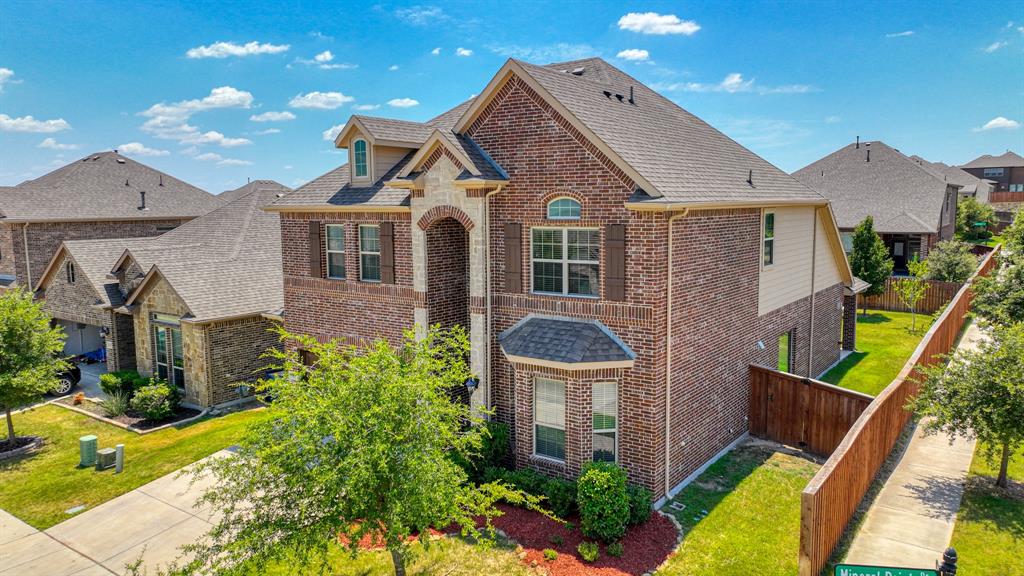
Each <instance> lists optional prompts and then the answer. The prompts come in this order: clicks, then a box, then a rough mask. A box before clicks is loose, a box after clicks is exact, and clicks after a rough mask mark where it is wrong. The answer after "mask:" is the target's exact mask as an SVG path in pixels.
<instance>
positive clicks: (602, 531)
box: [576, 462, 629, 542]
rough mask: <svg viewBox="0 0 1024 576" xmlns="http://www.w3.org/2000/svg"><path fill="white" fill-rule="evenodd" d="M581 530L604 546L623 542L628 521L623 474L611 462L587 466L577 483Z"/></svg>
mask: <svg viewBox="0 0 1024 576" xmlns="http://www.w3.org/2000/svg"><path fill="white" fill-rule="evenodd" d="M576 503H577V505H578V506H579V509H580V530H582V532H583V534H584V535H585V536H588V537H590V538H596V539H598V540H601V541H604V542H612V541H614V540H618V539H619V538H622V535H623V534H625V533H626V523H627V522H628V521H629V498H628V496H627V495H626V472H625V471H624V470H623V469H622V468H619V467H618V466H616V465H615V464H612V463H610V462H590V463H587V464H585V465H584V466H583V473H582V474H580V477H579V479H578V480H577V481H576Z"/></svg>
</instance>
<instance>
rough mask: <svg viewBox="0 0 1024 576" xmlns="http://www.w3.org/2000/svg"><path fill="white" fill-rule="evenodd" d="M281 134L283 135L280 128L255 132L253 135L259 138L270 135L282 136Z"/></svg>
mask: <svg viewBox="0 0 1024 576" xmlns="http://www.w3.org/2000/svg"><path fill="white" fill-rule="evenodd" d="M280 133H281V129H280V128H267V129H266V130H259V131H257V132H253V134H255V135H257V136H268V135H270V134H280Z"/></svg>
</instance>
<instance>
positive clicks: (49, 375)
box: [0, 288, 67, 450]
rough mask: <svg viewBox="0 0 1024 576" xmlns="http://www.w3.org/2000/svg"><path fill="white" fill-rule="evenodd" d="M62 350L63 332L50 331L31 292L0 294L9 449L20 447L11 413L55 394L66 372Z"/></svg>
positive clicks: (0, 397)
mask: <svg viewBox="0 0 1024 576" xmlns="http://www.w3.org/2000/svg"><path fill="white" fill-rule="evenodd" d="M63 349H64V332H63V331H62V330H61V329H60V328H51V327H50V316H49V315H47V314H46V312H43V308H42V306H40V305H39V304H38V303H36V302H34V301H33V300H32V294H31V293H30V292H28V291H25V290H22V289H20V288H16V289H14V290H8V291H5V292H3V293H2V294H0V406H2V407H3V409H4V414H5V415H6V416H7V445H8V449H10V450H14V449H15V448H17V447H18V443H17V441H16V437H15V436H14V419H13V418H12V417H11V410H13V409H14V408H17V407H18V406H20V405H22V404H27V403H29V402H32V401H33V400H35V399H37V398H39V396H41V395H42V394H43V393H45V392H48V391H49V390H53V388H54V387H55V385H56V383H57V376H58V375H59V374H60V372H61V371H63V370H65V369H66V368H67V362H65V361H64V360H62V359H60V358H59V357H58V355H59V354H60V353H61V351H62V350H63Z"/></svg>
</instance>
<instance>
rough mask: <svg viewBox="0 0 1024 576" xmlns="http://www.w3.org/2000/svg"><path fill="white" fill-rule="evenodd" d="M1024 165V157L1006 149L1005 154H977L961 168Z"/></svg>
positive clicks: (1014, 166) (1018, 166)
mask: <svg viewBox="0 0 1024 576" xmlns="http://www.w3.org/2000/svg"><path fill="white" fill-rule="evenodd" d="M1020 167H1024V157H1021V155H1020V154H1017V153H1016V152H1012V151H1010V150H1007V151H1006V153H1005V154H1000V155H999V156H992V155H991V154H985V155H983V156H978V157H977V158H975V159H974V160H971V161H970V162H968V163H967V164H964V165H963V166H961V168H1020Z"/></svg>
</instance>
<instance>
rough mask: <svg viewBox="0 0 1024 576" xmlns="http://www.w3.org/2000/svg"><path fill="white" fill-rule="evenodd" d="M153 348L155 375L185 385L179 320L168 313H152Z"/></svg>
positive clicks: (181, 385)
mask: <svg viewBox="0 0 1024 576" xmlns="http://www.w3.org/2000/svg"><path fill="white" fill-rule="evenodd" d="M150 319H151V320H152V323H153V348H154V352H155V354H154V361H155V364H156V371H155V376H156V377H157V378H159V379H160V380H166V381H167V382H170V383H171V384H173V385H175V386H177V387H178V388H184V387H185V351H184V347H183V343H182V339H181V322H180V320H179V319H178V317H176V316H172V315H170V314H158V313H154V314H153V315H152V316H151V317H150Z"/></svg>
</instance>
